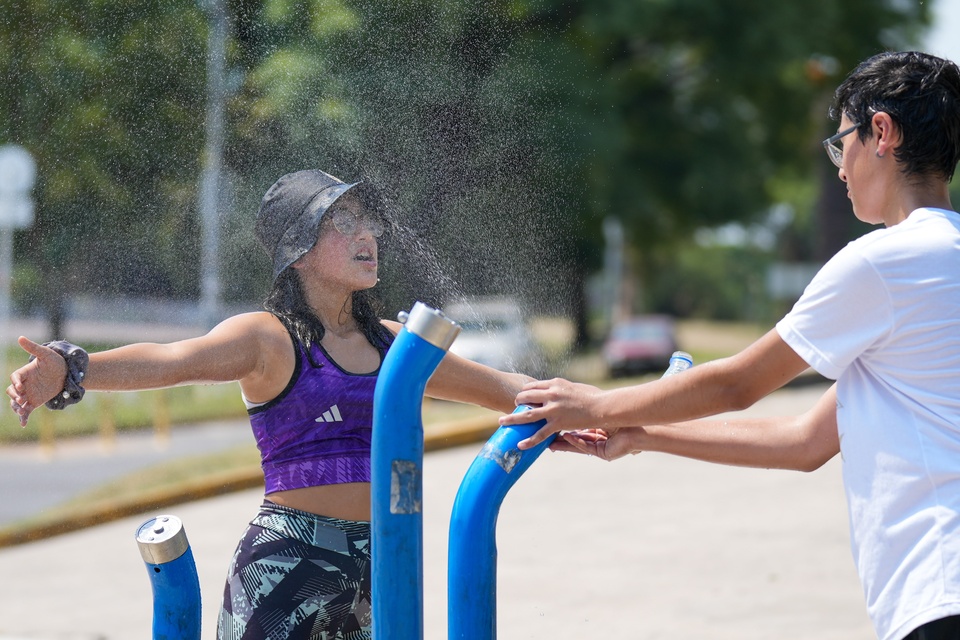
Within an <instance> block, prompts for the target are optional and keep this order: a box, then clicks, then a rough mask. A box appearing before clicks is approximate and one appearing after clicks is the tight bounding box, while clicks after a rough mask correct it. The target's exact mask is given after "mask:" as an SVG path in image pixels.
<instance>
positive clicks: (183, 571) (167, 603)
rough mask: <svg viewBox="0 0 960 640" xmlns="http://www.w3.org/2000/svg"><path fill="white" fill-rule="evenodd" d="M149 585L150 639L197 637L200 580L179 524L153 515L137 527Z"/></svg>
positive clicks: (173, 639)
mask: <svg viewBox="0 0 960 640" xmlns="http://www.w3.org/2000/svg"><path fill="white" fill-rule="evenodd" d="M137 546H138V547H139V548H140V556H141V557H142V558H143V561H144V562H145V563H146V564H147V574H148V575H149V576H150V584H151V586H152V587H153V640H200V580H199V578H198V577H197V565H196V563H195V562H194V560H193V552H192V551H191V550H190V543H189V542H187V534H186V531H184V529H183V523H181V522H180V519H179V518H177V517H176V516H157V517H156V518H153V519H152V520H148V521H147V522H145V523H143V524H142V525H140V528H139V529H137Z"/></svg>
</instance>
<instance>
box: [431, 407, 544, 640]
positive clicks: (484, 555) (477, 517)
mask: <svg viewBox="0 0 960 640" xmlns="http://www.w3.org/2000/svg"><path fill="white" fill-rule="evenodd" d="M528 409H529V407H526V406H523V405H521V406H519V407H517V409H516V411H514V413H518V412H521V411H526V410H528ZM544 424H545V423H544V421H542V420H541V421H538V422H533V423H529V424H522V425H512V426H505V427H500V428H499V429H498V430H497V431H496V433H494V434H493V436H491V437H490V439H489V440H488V441H487V443H486V444H485V445H484V447H483V449H481V451H480V453H479V454H478V455H477V457H476V458H475V459H474V461H473V464H471V465H470V468H469V469H468V470H467V473H466V475H465V476H464V477H463V481H462V482H461V483H460V490H459V491H458V492H457V497H456V500H454V503H453V513H452V514H451V517H450V537H449V547H448V565H447V631H448V633H447V637H448V639H449V640H468V639H469V640H481V639H482V640H488V639H492V638H496V637H497V614H496V608H497V545H496V528H497V516H498V515H499V513H500V505H501V504H502V503H503V499H504V497H505V496H506V495H507V492H508V491H509V490H510V488H511V487H513V485H514V484H515V483H516V482H517V480H518V479H519V478H520V476H521V475H523V473H524V472H525V471H526V470H527V469H528V468H529V467H530V465H531V464H533V462H534V461H535V460H536V459H537V458H538V457H539V456H540V454H541V453H543V451H544V449H546V448H547V447H548V446H549V445H550V443H551V442H553V440H554V438H555V437H556V435H553V436H550V438H548V439H547V440H546V441H544V442H541V443H540V444H539V445H537V446H536V447H534V448H532V449H527V450H525V451H521V450H520V449H518V448H517V444H518V443H519V442H520V441H521V440H524V439H526V438H528V437H529V436H531V435H533V434H534V433H535V432H536V431H537V430H538V429H539V428H540V427H542V426H543V425H544Z"/></svg>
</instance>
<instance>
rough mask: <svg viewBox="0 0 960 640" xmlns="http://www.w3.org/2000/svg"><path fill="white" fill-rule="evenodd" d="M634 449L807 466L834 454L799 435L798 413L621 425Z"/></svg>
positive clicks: (768, 466) (774, 466)
mask: <svg viewBox="0 0 960 640" xmlns="http://www.w3.org/2000/svg"><path fill="white" fill-rule="evenodd" d="M624 431H627V432H628V435H630V443H631V448H632V449H633V450H634V451H657V452H661V453H669V454H673V455H678V456H683V457H685V458H693V459H696V460H704V461H707V462H715V463H718V464H728V465H736V466H744V467H760V468H765V469H794V470H798V471H813V470H814V469H817V468H819V467H820V466H822V465H823V464H824V463H825V462H826V461H827V460H829V459H830V458H831V457H833V455H834V454H835V453H836V450H835V449H832V448H831V447H830V444H829V443H825V442H823V441H816V440H811V439H809V438H806V437H805V433H804V427H803V421H802V417H790V418H786V417H781V418H758V419H731V420H693V421H689V422H685V423H678V424H673V425H652V426H648V427H643V428H638V429H629V430H624Z"/></svg>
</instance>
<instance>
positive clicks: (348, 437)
mask: <svg viewBox="0 0 960 640" xmlns="http://www.w3.org/2000/svg"><path fill="white" fill-rule="evenodd" d="M293 342H294V349H295V351H296V354H297V360H296V365H295V367H294V371H293V375H292V376H290V382H289V383H288V384H287V386H286V388H285V389H284V390H283V392H281V393H280V395H278V396H277V397H276V398H274V399H273V400H271V401H270V402H267V403H266V404H263V405H260V406H257V407H254V408H252V409H249V410H248V411H247V413H248V414H249V416H250V425H251V426H252V427H253V435H254V437H255V438H256V440H257V448H258V449H260V461H261V462H260V464H261V466H262V467H263V477H264V482H265V485H266V493H267V494H271V493H274V492H276V491H285V490H288V489H300V488H303V487H315V486H320V485H328V484H342V483H345V482H370V438H371V435H372V432H373V392H374V388H375V387H376V384H377V375H378V374H379V373H380V368H379V367H378V368H377V370H376V371H374V372H373V373H366V374H355V373H350V372H348V371H344V370H343V369H341V368H340V366H339V365H337V363H336V362H334V361H333V359H332V358H330V356H329V355H328V354H327V352H326V351H324V349H323V347H321V346H320V345H319V344H314V345H312V346H311V348H310V350H311V354H312V355H313V358H314V360H315V361H316V362H317V363H318V364H320V365H321V366H319V367H314V366H313V365H312V364H311V363H310V360H309V358H308V357H307V354H306V351H305V350H304V347H303V345H302V344H301V343H300V342H299V341H298V340H296V339H294V341H293ZM385 353H386V349H383V348H381V349H380V359H381V362H382V360H383V355H384V354H385Z"/></svg>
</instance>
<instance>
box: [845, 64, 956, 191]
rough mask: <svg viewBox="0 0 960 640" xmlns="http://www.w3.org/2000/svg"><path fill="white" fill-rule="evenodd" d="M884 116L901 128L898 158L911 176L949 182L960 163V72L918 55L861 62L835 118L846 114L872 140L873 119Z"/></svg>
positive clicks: (861, 134)
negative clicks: (875, 116) (871, 121)
mask: <svg viewBox="0 0 960 640" xmlns="http://www.w3.org/2000/svg"><path fill="white" fill-rule="evenodd" d="M880 111H883V112H885V113H887V114H889V115H890V117H891V118H892V119H893V121H894V122H896V123H897V125H898V126H899V127H900V130H901V132H902V134H903V141H902V143H901V144H900V146H899V147H898V148H897V149H896V151H895V152H894V155H895V157H896V159H897V160H898V161H899V162H900V165H901V167H902V170H903V172H904V173H905V174H907V175H916V176H924V175H935V176H938V177H941V178H943V179H945V180H947V181H948V182H949V181H950V180H952V179H953V174H954V172H955V171H956V168H957V162H958V161H960V69H958V67H957V65H956V64H955V63H953V62H951V61H949V60H944V59H943V58H938V57H936V56H932V55H930V54H927V53H921V52H917V51H909V52H895V53H881V54H878V55H875V56H873V57H871V58H868V59H867V60H864V61H863V62H861V63H860V64H859V65H858V66H857V68H856V69H854V70H853V72H851V73H850V75H849V76H847V78H846V80H844V81H843V82H842V83H841V84H840V86H839V87H837V90H836V93H835V94H834V104H833V106H832V107H831V109H830V117H831V118H833V119H834V120H837V121H839V120H840V118H841V116H842V115H843V114H847V117H848V118H849V119H850V120H852V121H853V122H854V123H858V124H859V125H860V127H859V128H858V130H857V134H858V136H859V137H860V140H861V141H864V140H866V139H867V138H869V137H870V136H871V135H872V128H871V126H870V118H871V117H872V116H873V114H874V113H877V112H880Z"/></svg>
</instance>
